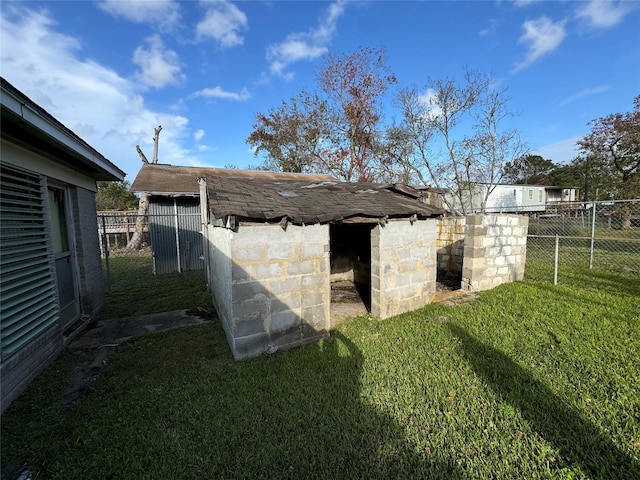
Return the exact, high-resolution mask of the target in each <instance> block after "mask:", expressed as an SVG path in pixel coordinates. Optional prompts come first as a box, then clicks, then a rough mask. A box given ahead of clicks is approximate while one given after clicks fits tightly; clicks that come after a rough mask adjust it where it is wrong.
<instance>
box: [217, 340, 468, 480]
mask: <svg viewBox="0 0 640 480" xmlns="http://www.w3.org/2000/svg"><path fill="white" fill-rule="evenodd" d="M363 363H364V357H363V355H362V353H361V352H360V350H359V349H358V348H357V346H356V345H355V344H354V343H353V342H352V341H351V340H350V339H348V338H347V337H345V336H344V335H343V334H341V333H340V332H336V331H333V332H332V333H331V337H330V338H328V339H326V340H324V341H323V342H320V343H317V344H312V345H308V346H305V347H302V348H300V349H297V350H294V351H290V352H285V353H283V354H279V355H276V357H275V358H274V359H272V360H265V359H259V360H257V361H252V362H248V363H247V368H249V367H253V368H251V375H246V376H245V375H243V379H242V380H240V379H239V380H238V381H239V382H240V383H242V384H243V385H242V386H239V385H238V384H237V383H236V385H235V387H240V388H241V391H245V392H246V391H247V388H248V385H249V384H250V385H251V388H252V389H253V388H256V389H257V392H260V394H259V395H258V396H257V397H254V398H253V399H252V401H251V402H248V403H245V404H244V406H243V409H242V410H243V412H244V414H243V415H242V418H241V419H236V420H235V422H234V424H233V427H232V430H231V431H228V432H226V433H225V436H226V437H227V442H229V441H231V443H226V445H227V447H231V449H230V451H231V452H238V453H240V456H239V457H237V456H235V455H232V457H231V458H230V459H229V463H228V465H229V466H232V469H231V471H242V470H245V471H248V472H253V473H254V474H255V475H257V476H258V477H263V476H264V477H266V478H365V479H367V478H381V479H382V478H397V479H402V478H407V479H413V478H423V479H444V478H446V479H453V480H455V479H460V478H462V476H461V475H460V473H459V471H458V469H457V466H456V465H455V463H454V461H453V460H452V459H450V458H448V457H442V456H436V455H431V456H429V455H425V456H423V455H421V454H419V453H418V452H416V451H415V450H414V449H413V448H412V447H411V445H410V444H409V442H408V441H407V439H406V437H405V432H404V430H403V429H402V428H401V426H400V425H399V424H398V423H397V421H396V420H395V419H394V418H392V417H391V416H389V415H387V414H385V413H383V412H380V411H379V410H378V409H377V408H376V407H375V406H374V405H369V404H367V403H366V402H363V399H362V397H361V372H362V366H363ZM258 364H259V365H258ZM246 373H247V374H248V373H249V372H248V371H247V372H246ZM245 384H246V385H247V386H245ZM250 398H251V397H250ZM223 430H224V429H223ZM238 431H245V432H250V433H247V434H246V435H244V436H243V437H242V440H241V443H238V444H236V443H235V442H236V440H235V436H236V435H237V432H238ZM221 433H222V432H221ZM239 447H240V448H239ZM247 448H249V449H250V450H251V452H252V453H251V455H250V456H248V457H247V456H245V455H244V454H242V453H241V452H243V451H246V449H247ZM214 470H215V469H214ZM222 470H223V471H222V472H221V473H223V474H224V475H225V477H227V478H228V474H229V471H228V470H227V469H226V467H223V469H222Z"/></svg>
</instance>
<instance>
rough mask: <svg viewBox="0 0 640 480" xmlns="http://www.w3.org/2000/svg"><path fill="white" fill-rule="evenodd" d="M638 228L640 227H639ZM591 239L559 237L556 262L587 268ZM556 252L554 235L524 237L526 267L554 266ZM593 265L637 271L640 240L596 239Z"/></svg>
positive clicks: (639, 265)
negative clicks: (535, 265) (534, 265)
mask: <svg viewBox="0 0 640 480" xmlns="http://www.w3.org/2000/svg"><path fill="white" fill-rule="evenodd" d="M639 230H640V229H639ZM590 248H591V240H589V239H585V238H560V239H559V246H558V264H559V269H560V270H562V269H563V268H564V267H565V266H568V265H569V266H577V267H588V266H589V256H590ZM554 255H555V239H554V238H540V237H528V238H527V268H529V266H530V263H531V262H536V263H537V262H542V263H547V264H550V265H553V261H554ZM593 265H594V266H595V267H597V268H602V269H608V270H613V271H619V270H620V269H625V268H626V269H631V270H633V271H635V272H640V240H636V239H633V238H631V237H630V238H629V239H625V240H620V239H614V238H606V237H605V238H596V239H595V242H594V254H593Z"/></svg>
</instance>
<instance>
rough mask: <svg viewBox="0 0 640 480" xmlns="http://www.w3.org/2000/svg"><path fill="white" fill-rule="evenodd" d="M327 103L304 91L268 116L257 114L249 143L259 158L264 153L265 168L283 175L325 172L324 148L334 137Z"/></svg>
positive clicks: (248, 139)
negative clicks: (331, 132) (322, 166)
mask: <svg viewBox="0 0 640 480" xmlns="http://www.w3.org/2000/svg"><path fill="white" fill-rule="evenodd" d="M326 111H327V110H326V104H325V103H324V102H323V101H322V100H321V99H320V98H319V97H318V96H316V95H310V94H308V93H307V92H305V91H303V92H301V93H300V94H298V95H297V96H296V97H293V98H292V99H291V100H290V101H289V102H285V101H283V102H282V105H280V107H279V108H277V109H271V110H269V113H268V114H266V115H265V114H262V113H258V114H256V122H255V123H254V124H253V127H252V128H253V131H252V132H251V134H250V135H249V137H248V138H247V143H248V144H249V145H251V146H252V147H253V148H254V153H255V154H256V155H258V154H259V153H261V152H264V153H265V154H266V155H267V159H266V161H265V163H264V168H265V169H267V170H275V171H282V172H294V173H311V172H314V171H317V170H322V169H321V168H318V167H321V165H322V155H321V149H322V144H323V142H325V141H326V139H327V138H329V136H330V132H329V122H328V121H327V118H326V117H327V115H326Z"/></svg>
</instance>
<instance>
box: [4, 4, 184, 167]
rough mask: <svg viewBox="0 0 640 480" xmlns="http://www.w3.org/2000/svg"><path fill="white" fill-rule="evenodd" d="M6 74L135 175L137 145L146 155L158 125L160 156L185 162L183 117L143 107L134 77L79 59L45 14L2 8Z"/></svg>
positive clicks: (74, 43)
mask: <svg viewBox="0 0 640 480" xmlns="http://www.w3.org/2000/svg"><path fill="white" fill-rule="evenodd" d="M0 44H1V45H2V56H1V58H0V61H1V62H2V70H3V76H4V77H5V78H6V79H7V80H8V81H9V82H11V83H12V84H13V85H14V86H15V87H16V88H17V89H19V90H21V91H22V92H23V93H24V94H25V95H27V96H28V97H30V98H31V99H32V100H33V101H35V102H36V103H38V104H39V105H40V106H41V107H42V108H44V109H45V110H47V111H48V112H49V113H50V114H51V115H53V116H54V117H56V118H57V119H58V120H59V121H60V122H62V123H63V124H64V125H66V126H67V127H68V128H70V129H71V130H73V131H74V132H76V133H77V134H78V135H80V136H81V138H83V139H84V140H85V141H86V142H88V143H89V144H90V145H91V146H93V147H94V148H96V149H97V150H98V151H99V152H101V153H102V154H103V155H105V156H106V157H107V158H109V159H110V160H111V161H112V162H114V163H115V164H116V165H117V166H118V167H120V168H121V169H123V170H124V171H125V172H127V173H128V174H129V177H128V178H129V179H132V178H133V177H135V175H136V174H137V172H138V170H139V169H140V166H141V165H142V163H141V162H140V159H139V157H138V155H137V154H136V150H135V146H136V145H137V144H139V145H140V147H141V148H142V150H143V151H144V152H145V153H146V154H147V156H149V155H150V154H151V152H152V151H153V140H152V137H153V129H154V127H156V126H157V125H162V126H163V130H162V134H161V136H160V155H159V158H160V161H161V162H163V163H172V164H177V165H180V164H185V163H188V162H189V161H191V159H190V153H189V151H187V150H185V149H184V148H183V147H182V146H181V145H180V138H182V137H183V136H184V135H185V132H186V130H187V123H188V120H187V119H186V118H185V117H182V116H179V115H174V114H171V113H168V112H162V111H152V110H150V109H148V108H147V107H146V106H145V104H144V98H143V97H142V96H141V95H140V94H139V93H138V89H137V84H136V82H134V81H132V80H129V79H126V78H123V77H121V76H119V75H118V74H117V73H116V72H114V71H113V70H111V69H109V68H107V67H105V66H103V65H100V64H98V63H96V62H94V61H91V60H86V59H84V56H81V55H80V54H81V47H82V45H81V44H80V42H78V40H77V39H75V38H73V37H71V36H69V35H66V34H64V33H60V32H59V31H57V30H56V29H55V23H54V21H53V19H52V18H51V17H50V15H49V14H47V13H46V12H42V11H36V10H32V9H27V8H24V7H23V6H22V5H17V4H15V5H8V6H7V5H3V8H2V12H1V23H0Z"/></svg>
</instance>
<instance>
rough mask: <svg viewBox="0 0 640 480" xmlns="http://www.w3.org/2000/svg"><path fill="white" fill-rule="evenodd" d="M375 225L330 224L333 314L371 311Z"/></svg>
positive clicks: (335, 317) (360, 313)
mask: <svg viewBox="0 0 640 480" xmlns="http://www.w3.org/2000/svg"><path fill="white" fill-rule="evenodd" d="M374 227H375V224H363V223H357V224H353V223H351V224H350V223H347V224H343V223H340V224H332V225H330V226H329V243H330V251H331V253H330V264H331V280H330V283H331V317H332V319H337V318H344V317H348V316H359V315H366V314H367V313H368V312H370V311H371V232H372V230H373V228H374Z"/></svg>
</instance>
